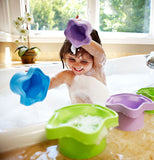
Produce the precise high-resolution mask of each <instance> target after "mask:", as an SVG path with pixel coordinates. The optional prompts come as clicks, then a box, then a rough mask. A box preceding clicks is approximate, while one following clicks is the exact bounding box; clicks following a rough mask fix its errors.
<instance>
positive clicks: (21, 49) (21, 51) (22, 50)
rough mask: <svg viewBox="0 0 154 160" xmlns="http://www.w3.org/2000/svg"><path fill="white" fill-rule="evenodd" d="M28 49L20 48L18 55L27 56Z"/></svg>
mask: <svg viewBox="0 0 154 160" xmlns="http://www.w3.org/2000/svg"><path fill="white" fill-rule="evenodd" d="M27 50H28V49H27V47H26V48H25V47H24V48H20V49H19V51H18V55H19V56H20V57H21V56H23V55H24V54H25V52H26V51H27Z"/></svg>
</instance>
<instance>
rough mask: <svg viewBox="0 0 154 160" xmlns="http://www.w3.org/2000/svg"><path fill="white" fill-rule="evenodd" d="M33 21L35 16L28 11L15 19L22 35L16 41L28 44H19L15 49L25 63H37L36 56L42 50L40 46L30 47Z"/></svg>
mask: <svg viewBox="0 0 154 160" xmlns="http://www.w3.org/2000/svg"><path fill="white" fill-rule="evenodd" d="M25 8H26V7H25ZM32 23H33V17H32V15H30V13H27V12H25V16H24V17H17V19H16V20H15V21H14V24H15V27H16V29H17V30H18V32H19V35H20V36H19V38H18V40H16V43H19V42H21V43H22V44H24V43H26V44H27V45H21V46H18V47H17V48H16V50H15V52H17V51H18V55H19V56H20V57H21V60H22V63H23V64H28V63H35V60H36V56H37V54H38V53H39V52H40V49H39V48H38V47H30V39H29V30H30V24H32Z"/></svg>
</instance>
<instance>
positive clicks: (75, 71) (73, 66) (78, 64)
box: [49, 30, 106, 103]
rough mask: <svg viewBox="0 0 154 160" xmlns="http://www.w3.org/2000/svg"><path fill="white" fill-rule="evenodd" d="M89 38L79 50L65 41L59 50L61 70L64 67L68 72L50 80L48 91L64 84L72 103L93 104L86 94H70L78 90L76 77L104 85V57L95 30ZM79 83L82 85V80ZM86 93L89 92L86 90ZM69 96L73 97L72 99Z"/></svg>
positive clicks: (65, 71) (63, 72)
mask: <svg viewBox="0 0 154 160" xmlns="http://www.w3.org/2000/svg"><path fill="white" fill-rule="evenodd" d="M91 38H92V40H91V42H90V43H89V44H87V45H83V46H81V47H79V48H74V47H73V45H72V44H71V43H70V42H69V40H67V39H66V40H65V42H64V44H63V46H62V48H61V50H60V58H61V61H62V63H63V68H64V66H66V67H67V68H68V70H64V71H62V72H60V73H58V74H57V75H56V76H55V77H52V78H51V80H50V85H49V89H52V88H55V87H58V86H60V85H61V84H64V83H65V84H67V86H68V89H69V93H70V97H71V100H72V103H93V102H92V100H91V98H90V97H89V96H88V94H87V95H85V94H84V95H83V94H80V93H79V92H78V94H72V92H74V93H75V92H76V91H75V90H77V89H78V87H79V86H77V85H78V84H80V80H81V79H78V80H77V81H78V83H75V79H76V77H78V78H79V77H81V75H84V76H86V77H93V78H95V79H96V80H98V81H99V82H101V84H103V85H106V78H105V73H104V65H105V62H106V55H105V53H104V50H103V48H102V46H101V41H100V38H99V36H98V33H97V31H96V30H92V33H91ZM85 80H86V79H85ZM86 81H87V80H86ZM81 83H82V85H83V82H82V80H81ZM87 83H88V81H87ZM88 85H89V84H88ZM90 85H93V84H90ZM74 86H76V87H74ZM72 88H73V89H72ZM83 88H84V85H83V87H82V88H81V89H80V91H82V89H83ZM86 92H87V93H88V92H89V91H88V90H86ZM71 95H73V97H72V96H71Z"/></svg>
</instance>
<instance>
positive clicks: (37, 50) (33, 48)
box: [30, 47, 40, 54]
mask: <svg viewBox="0 0 154 160" xmlns="http://www.w3.org/2000/svg"><path fill="white" fill-rule="evenodd" d="M30 49H31V50H35V52H36V53H37V54H39V53H40V49H39V48H38V47H32V48H30Z"/></svg>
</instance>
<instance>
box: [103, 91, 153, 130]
mask: <svg viewBox="0 0 154 160" xmlns="http://www.w3.org/2000/svg"><path fill="white" fill-rule="evenodd" d="M106 106H107V107H109V108H110V109H113V110H114V111H116V112H118V114H119V126H118V127H117V128H118V129H121V130H125V131H135V130H139V129H141V128H142V127H143V125H144V111H146V110H153V109H154V103H153V101H152V100H151V99H149V98H147V97H145V96H142V95H137V94H130V93H122V94H115V95H112V96H111V97H109V99H108V100H107V101H106Z"/></svg>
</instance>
